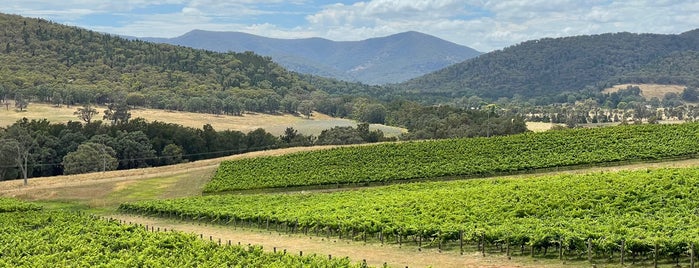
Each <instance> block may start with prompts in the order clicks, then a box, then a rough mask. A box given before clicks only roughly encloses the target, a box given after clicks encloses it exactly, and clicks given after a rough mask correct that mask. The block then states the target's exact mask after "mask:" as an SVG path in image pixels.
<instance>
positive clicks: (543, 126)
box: [527, 122, 560, 132]
mask: <svg viewBox="0 0 699 268" xmlns="http://www.w3.org/2000/svg"><path fill="white" fill-rule="evenodd" d="M555 125H557V124H553V123H544V122H527V129H528V130H531V131H533V132H544V131H547V130H551V128H552V127H553V126H555ZM558 125H560V124H558Z"/></svg>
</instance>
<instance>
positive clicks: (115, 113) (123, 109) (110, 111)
mask: <svg viewBox="0 0 699 268" xmlns="http://www.w3.org/2000/svg"><path fill="white" fill-rule="evenodd" d="M130 118H131V112H129V105H128V104H126V102H125V101H118V102H113V103H110V104H108V105H107V110H104V117H103V119H104V120H109V121H111V122H112V125H117V124H119V123H126V122H128V121H129V119H130Z"/></svg>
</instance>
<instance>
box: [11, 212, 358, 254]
mask: <svg viewBox="0 0 699 268" xmlns="http://www.w3.org/2000/svg"><path fill="white" fill-rule="evenodd" d="M0 234H3V235H0V244H2V245H3V247H2V250H0V253H1V254H2V258H0V266H2V267H306V266H310V267H360V264H352V263H350V261H349V260H348V259H347V258H334V259H332V260H328V258H327V257H321V256H315V255H311V256H303V257H300V256H297V255H295V254H285V253H282V252H278V253H267V252H265V251H264V250H263V249H262V247H260V246H249V247H242V246H226V245H220V246H219V245H217V244H215V243H214V242H209V241H205V240H201V239H199V238H198V237H196V236H195V235H193V234H185V233H181V232H150V231H149V230H145V228H143V227H138V226H134V225H120V224H119V223H117V222H115V221H107V220H104V219H99V218H95V217H92V216H86V215H77V214H71V213H67V212H58V211H47V212H23V213H0Z"/></svg>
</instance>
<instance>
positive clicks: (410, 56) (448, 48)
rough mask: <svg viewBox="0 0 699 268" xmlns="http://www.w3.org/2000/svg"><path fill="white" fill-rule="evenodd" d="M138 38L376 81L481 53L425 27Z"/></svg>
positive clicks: (197, 32)
mask: <svg viewBox="0 0 699 268" xmlns="http://www.w3.org/2000/svg"><path fill="white" fill-rule="evenodd" d="M138 39H141V40H144V41H151V42H157V43H167V44H173V45H181V46H187V47H193V48H199V49H206V50H211V51H217V52H229V51H232V52H244V51H252V52H255V53H256V54H259V55H263V56H269V57H271V58H272V60H274V61H275V62H277V63H279V64H280V65H282V66H284V67H285V68H287V69H289V70H291V71H295V72H299V73H305V74H313V75H318V76H324V77H331V78H336V79H339V80H345V81H354V82H362V83H366V84H370V85H378V84H386V83H398V82H403V81H406V80H408V79H411V78H415V77H418V76H421V75H424V74H427V73H431V72H434V71H437V70H439V69H442V68H444V67H447V66H449V65H452V64H456V63H459V62H462V61H464V60H467V59H470V58H473V57H476V56H478V55H480V54H481V53H480V52H478V51H476V50H474V49H472V48H469V47H466V46H462V45H458V44H455V43H452V42H448V41H445V40H442V39H439V38H437V37H434V36H431V35H427V34H423V33H419V32H404V33H399V34H395V35H391V36H386V37H379V38H372V39H367V40H362V41H343V42H337V41H331V40H327V39H322V38H305V39H277V38H267V37H262V36H257V35H252V34H247V33H241V32H212V31H203V30H193V31H191V32H188V33H186V34H184V35H182V36H179V37H175V38H148V37H143V38H138Z"/></svg>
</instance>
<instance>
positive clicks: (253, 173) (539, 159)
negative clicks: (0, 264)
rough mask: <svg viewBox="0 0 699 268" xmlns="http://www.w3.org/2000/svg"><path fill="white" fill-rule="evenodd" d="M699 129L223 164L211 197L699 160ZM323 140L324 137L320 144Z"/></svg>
mask: <svg viewBox="0 0 699 268" xmlns="http://www.w3.org/2000/svg"><path fill="white" fill-rule="evenodd" d="M697 137H699V123H687V124H679V125H632V126H617V127H606V128H595V129H573V130H566V131H550V132H543V133H525V134H519V135H512V136H500V137H491V138H468V139H452V140H438V141H420V142H403V143H392V144H379V145H374V146H358V147H345V148H336V149H331V150H323V151H315V152H304V153H298V154H290V155H283V156H275V157H263V158H254V159H241V160H234V161H227V162H223V163H221V165H220V166H219V169H218V171H217V172H216V175H215V176H214V178H213V179H212V180H211V182H209V183H208V184H207V185H206V186H205V189H204V191H205V192H221V191H231V190H241V189H258V188H269V187H287V186H307V185H327V184H346V183H365V182H395V181H401V180H407V179H420V178H435V177H448V176H480V175H492V174H498V173H503V172H512V171H520V170H530V169H538V168H550V167H559V166H571V165H584V164H596V163H605V162H614V161H628V160H651V159H662V158H666V157H675V156H687V155H695V154H697V153H699V138H697ZM319 140H320V137H319Z"/></svg>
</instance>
